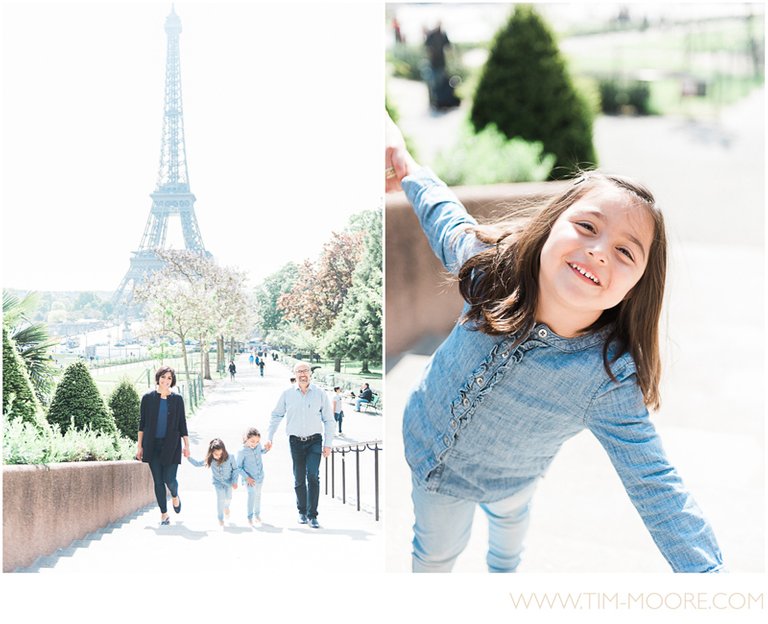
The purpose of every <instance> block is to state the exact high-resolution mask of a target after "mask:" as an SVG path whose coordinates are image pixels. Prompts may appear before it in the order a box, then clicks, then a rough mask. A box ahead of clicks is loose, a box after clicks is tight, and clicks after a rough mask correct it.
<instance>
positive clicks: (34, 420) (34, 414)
mask: <svg viewBox="0 0 768 624" xmlns="http://www.w3.org/2000/svg"><path fill="white" fill-rule="evenodd" d="M3 415H4V416H5V417H6V418H7V420H9V421H10V420H17V419H19V420H23V421H24V422H27V423H30V424H32V425H34V426H35V427H37V428H42V427H45V421H44V418H43V415H42V407H41V406H40V402H39V401H38V400H37V397H36V396H35V392H34V390H33V389H32V383H31V381H30V379H29V374H28V373H27V367H26V366H24V362H22V360H21V357H20V356H19V353H18V351H17V350H16V346H15V345H14V344H13V340H12V339H11V337H10V336H9V335H8V332H7V331H6V328H5V327H3Z"/></svg>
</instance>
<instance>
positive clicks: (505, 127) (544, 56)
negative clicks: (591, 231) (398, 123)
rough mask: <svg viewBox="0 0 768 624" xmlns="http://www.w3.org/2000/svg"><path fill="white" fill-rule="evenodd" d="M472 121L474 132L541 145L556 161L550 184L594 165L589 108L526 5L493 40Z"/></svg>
mask: <svg viewBox="0 0 768 624" xmlns="http://www.w3.org/2000/svg"><path fill="white" fill-rule="evenodd" d="M471 119H472V123H473V125H474V127H475V129H476V130H482V129H483V128H485V126H487V125H488V124H491V123H495V124H496V126H497V127H498V128H499V130H501V131H502V132H503V133H504V134H505V135H506V136H508V137H521V138H522V139H525V140H526V141H531V142H534V141H540V142H541V143H542V145H543V147H544V151H545V152H547V153H550V154H554V155H555V165H554V168H553V170H552V172H551V173H550V177H552V178H563V177H568V175H569V174H570V173H572V172H573V170H574V168H575V167H577V166H581V167H584V168H587V167H589V166H591V165H594V164H596V159H597V157H596V154H595V148H594V145H593V143H592V121H593V114H592V111H591V109H590V106H589V104H588V102H587V101H586V99H585V98H584V96H583V95H581V93H580V92H578V91H577V89H576V88H575V86H574V84H573V81H572V80H571V77H570V76H569V74H568V71H567V68H566V64H565V60H564V59H563V57H562V56H561V54H560V51H559V50H558V47H557V44H556V42H555V39H554V36H553V34H552V33H551V32H550V30H549V28H548V26H547V25H546V24H545V22H544V21H543V20H542V19H541V17H540V16H539V15H538V14H537V13H536V11H535V10H534V9H533V7H531V6H530V5H517V6H516V7H515V11H514V13H513V14H512V16H511V17H510V19H509V21H508V22H507V24H506V25H505V26H504V27H503V28H502V29H501V30H500V31H499V32H498V33H497V34H496V36H495V38H494V41H493V43H492V46H491V53H490V55H489V57H488V61H487V62H486V64H485V67H484V68H483V73H482V76H481V77H480V81H479V83H478V86H477V91H476V92H475V98H474V102H473V105H472V112H471Z"/></svg>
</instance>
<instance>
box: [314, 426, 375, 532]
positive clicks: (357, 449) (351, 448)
mask: <svg viewBox="0 0 768 624" xmlns="http://www.w3.org/2000/svg"><path fill="white" fill-rule="evenodd" d="M366 450H369V451H373V483H374V501H375V503H374V516H375V519H376V520H377V521H378V520H379V453H380V452H381V451H383V450H384V449H383V443H382V441H381V440H371V441H368V442H354V443H352V444H344V445H340V446H333V447H331V456H330V458H328V457H326V458H325V494H326V495H328V485H329V483H330V489H331V494H330V496H331V498H336V461H335V458H336V455H339V454H340V455H341V501H342V503H344V504H346V502H347V463H346V455H347V454H348V453H354V454H355V477H356V479H355V488H356V498H357V511H360V453H363V452H364V451H366ZM329 460H330V461H329ZM329 464H330V472H331V475H330V478H329V477H328V465H329Z"/></svg>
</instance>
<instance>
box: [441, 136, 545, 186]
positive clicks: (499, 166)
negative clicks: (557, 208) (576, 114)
mask: <svg viewBox="0 0 768 624" xmlns="http://www.w3.org/2000/svg"><path fill="white" fill-rule="evenodd" d="M554 162H555V157H554V156H553V155H551V154H544V153H543V150H542V145H541V143H528V142H527V141H524V140H523V139H519V138H514V139H508V138H507V137H506V136H504V134H502V133H501V132H499V130H498V129H497V128H496V125H495V124H489V125H487V126H486V127H485V128H483V130H481V131H480V132H478V133H477V134H475V132H474V131H473V128H472V125H471V124H470V123H468V122H467V123H465V124H464V126H463V127H462V128H461V131H460V133H459V138H458V140H457V142H456V144H455V145H454V146H453V147H451V148H450V149H448V150H444V151H441V152H440V153H439V154H438V155H437V158H436V159H435V173H437V175H438V176H439V177H440V178H441V179H442V180H443V181H444V182H445V183H446V184H448V185H449V186H455V185H460V184H496V183H500V182H538V181H541V180H546V179H547V176H549V173H550V171H551V170H552V165H553V164H554Z"/></svg>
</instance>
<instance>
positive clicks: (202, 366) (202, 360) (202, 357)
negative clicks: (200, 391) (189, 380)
mask: <svg viewBox="0 0 768 624" xmlns="http://www.w3.org/2000/svg"><path fill="white" fill-rule="evenodd" d="M203 345H205V336H200V379H210V377H206V376H205V359H206V357H205V356H206V355H207V354H205V353H204V351H203V350H204V349H205V347H204V346H203Z"/></svg>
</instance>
